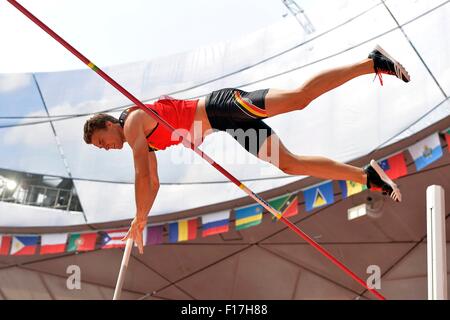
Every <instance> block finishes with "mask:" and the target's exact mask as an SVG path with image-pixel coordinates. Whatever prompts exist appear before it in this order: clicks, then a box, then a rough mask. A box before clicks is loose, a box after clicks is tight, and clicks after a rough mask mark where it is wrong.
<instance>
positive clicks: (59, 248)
mask: <svg viewBox="0 0 450 320" xmlns="http://www.w3.org/2000/svg"><path fill="white" fill-rule="evenodd" d="M66 242H67V233H57V234H43V235H42V236H41V254H50V253H61V252H64V251H65V250H66Z"/></svg>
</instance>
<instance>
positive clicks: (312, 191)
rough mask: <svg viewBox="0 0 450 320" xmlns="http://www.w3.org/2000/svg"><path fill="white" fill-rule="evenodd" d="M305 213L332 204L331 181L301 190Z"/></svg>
mask: <svg viewBox="0 0 450 320" xmlns="http://www.w3.org/2000/svg"><path fill="white" fill-rule="evenodd" d="M303 195H304V197H305V207H306V211H311V210H314V209H316V208H319V207H322V206H325V205H329V204H332V203H333V202H334V193H333V183H332V181H329V182H324V183H322V184H320V185H316V186H314V187H311V188H308V189H305V190H303Z"/></svg>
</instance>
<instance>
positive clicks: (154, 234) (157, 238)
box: [144, 225, 164, 245]
mask: <svg viewBox="0 0 450 320" xmlns="http://www.w3.org/2000/svg"><path fill="white" fill-rule="evenodd" d="M163 231H164V225H159V226H149V227H148V228H147V235H146V239H145V242H144V243H145V245H149V244H160V243H162V242H163Z"/></svg>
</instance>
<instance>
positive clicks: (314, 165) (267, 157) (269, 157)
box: [258, 134, 367, 184]
mask: <svg viewBox="0 0 450 320" xmlns="http://www.w3.org/2000/svg"><path fill="white" fill-rule="evenodd" d="M258 158H260V159H261V160H264V161H267V162H269V163H272V164H273V165H275V166H276V167H278V168H279V169H280V170H282V171H283V172H285V173H287V174H291V175H305V176H313V177H317V178H321V179H333V180H351V181H354V182H358V183H361V184H366V183H367V175H366V173H365V172H364V169H362V168H358V167H355V166H352V165H348V164H345V163H341V162H337V161H334V160H331V159H328V158H326V157H321V156H300V155H296V154H293V153H291V152H290V151H289V150H288V149H287V148H286V147H285V146H284V144H283V143H282V141H281V140H280V138H279V137H278V136H277V135H276V134H272V135H271V136H270V137H268V138H267V139H266V140H265V141H264V143H263V144H262V146H261V149H260V152H259V154H258Z"/></svg>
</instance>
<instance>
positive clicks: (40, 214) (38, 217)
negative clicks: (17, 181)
mask: <svg viewBox="0 0 450 320" xmlns="http://www.w3.org/2000/svg"><path fill="white" fill-rule="evenodd" d="M82 224H85V221H84V218H83V213H81V212H74V211H66V210H58V209H50V208H41V207H34V206H24V205H21V204H15V203H8V202H0V225H1V226H8V227H47V226H55V227H56V226H72V225H82Z"/></svg>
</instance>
